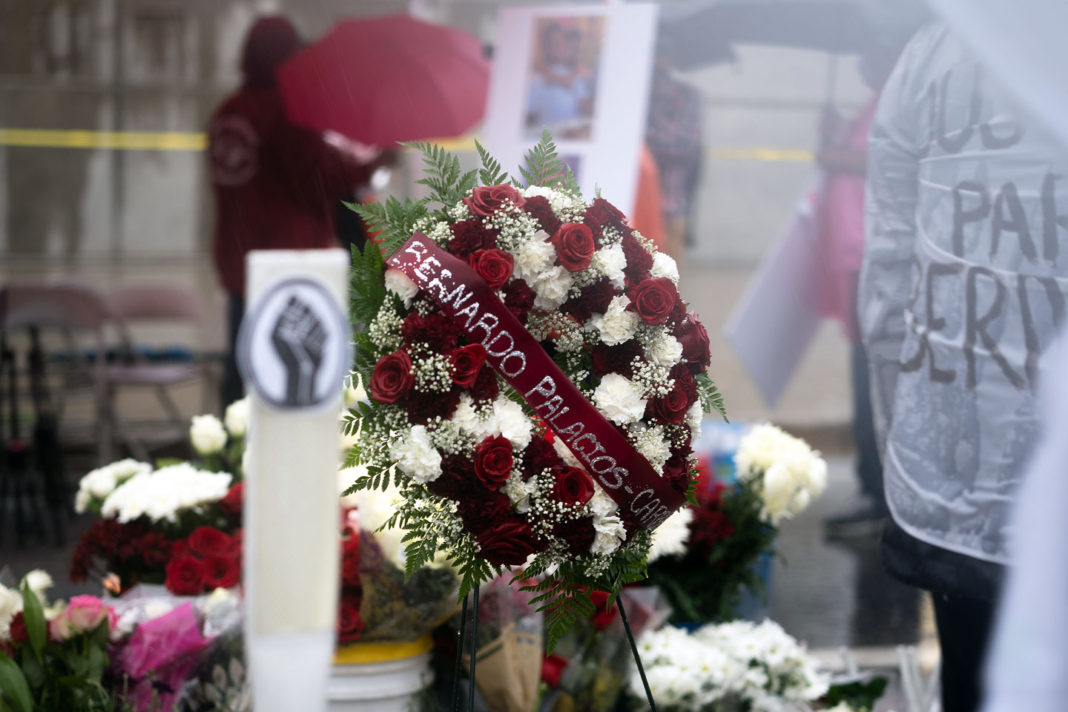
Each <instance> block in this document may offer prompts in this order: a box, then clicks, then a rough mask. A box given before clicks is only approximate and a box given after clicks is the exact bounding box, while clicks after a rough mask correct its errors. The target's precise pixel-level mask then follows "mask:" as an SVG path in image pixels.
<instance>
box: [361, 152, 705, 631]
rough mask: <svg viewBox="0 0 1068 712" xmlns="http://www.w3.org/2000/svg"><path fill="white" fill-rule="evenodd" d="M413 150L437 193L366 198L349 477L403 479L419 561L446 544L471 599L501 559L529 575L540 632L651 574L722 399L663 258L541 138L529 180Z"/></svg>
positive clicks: (487, 163)
mask: <svg viewBox="0 0 1068 712" xmlns="http://www.w3.org/2000/svg"><path fill="white" fill-rule="evenodd" d="M419 148H421V149H422V150H423V151H424V154H425V159H426V164H427V172H428V174H429V177H428V178H427V179H425V180H424V181H423V182H424V183H425V184H426V185H427V186H429V187H430V189H431V193H432V197H431V198H428V199H424V200H421V201H415V202H413V201H408V202H407V203H400V202H398V201H390V202H387V203H386V204H384V205H377V206H360V207H359V208H358V210H359V211H360V212H361V214H363V216H364V218H365V219H366V220H367V222H368V223H369V227H370V228H371V229H373V230H377V231H380V240H381V246H379V245H376V244H373V243H369V244H368V246H367V247H366V249H365V250H364V254H363V255H362V256H358V259H357V260H356V267H355V269H354V272H353V279H352V282H353V298H352V312H353V318H354V320H355V321H356V322H358V323H362V324H364V325H365V326H366V331H365V332H364V333H359V334H357V335H356V354H357V358H356V376H357V380H358V381H359V382H362V383H365V384H367V391H368V394H369V396H370V399H369V401H368V402H366V403H360V404H357V405H356V406H355V407H354V408H353V410H352V418H351V421H350V423H349V430H350V431H355V430H357V429H359V430H362V433H363V437H361V438H360V440H359V442H358V443H357V444H356V445H355V446H354V448H353V451H352V452H351V453H350V456H349V458H348V464H360V465H363V466H365V467H366V468H367V472H366V474H365V475H364V476H361V477H358V478H356V480H355V483H354V489H369V488H383V487H386V486H388V485H390V484H392V485H394V486H395V487H396V488H397V489H398V490H399V492H400V496H401V498H402V500H403V502H402V504H401V506H400V508H399V510H398V515H397V517H396V519H395V520H394V522H393V523H399V524H402V525H403V526H404V527H405V528H407V529H408V530H409V531H410V532H411V537H410V538H408V539H407V541H406V548H407V557H408V561H409V564H410V565H413V566H416V567H418V566H419V565H421V564H423V563H425V562H427V561H431V560H433V559H434V558H435V557H436V556H438V555H439V553H441V552H443V553H444V554H445V555H446V556H447V557H448V558H449V559H450V560H451V561H452V562H453V563H454V564H455V566H456V568H457V570H458V571H459V572H460V576H461V580H462V581H461V595H463V594H465V593H466V592H468V591H470V590H471V589H472V588H473V587H474V586H477V585H478V584H479V583H482V582H485V581H487V580H490V579H491V578H493V577H494V576H496V575H498V574H499V573H500V572H502V571H503V570H505V569H506V568H509V567H519V568H521V569H522V571H521V572H519V577H520V578H522V579H533V578H537V579H539V580H540V582H539V583H537V584H534V585H535V587H536V590H537V592H538V593H539V597H538V600H537V602H538V604H539V605H541V606H543V607H544V608H545V609H546V610H547V612H548V627H549V639H550V643H551V642H552V640H553V639H554V638H555V637H556V636H557V635H558V634H559V633H561V632H562V631H563V630H564V629H566V627H567V624H568V622H569V621H572V620H575V619H577V617H579V616H581V615H584V614H586V613H587V612H588V611H589V610H590V608H591V606H592V604H591V603H590V601H589V598H588V595H587V594H586V590H587V589H591V590H592V589H594V588H599V589H603V590H608V591H611V592H613V593H615V592H618V590H619V588H620V586H622V585H623V584H624V583H627V582H629V581H634V580H638V579H640V578H642V577H643V575H644V566H645V559H646V555H647V553H648V549H649V546H650V534H649V533H650V531H652V530H654V529H655V528H656V527H657V526H658V525H659V524H661V523H662V522H663V521H664V520H665V519H666V518H667V517H668V516H669V515H670V514H671V513H672V512H673V511H675V510H676V509H677V508H678V507H679V506H681V505H682V504H683V502H684V501H685V494H686V493H687V492H688V491H689V490H690V473H691V470H692V465H693V463H692V461H691V442H692V440H693V439H694V436H695V434H696V433H697V432H698V430H699V428H700V424H701V420H702V417H703V414H704V413H705V412H707V411H709V410H711V409H713V408H715V409H719V410H722V403H721V401H720V399H719V396H718V393H717V391H716V390H715V387H714V386H713V385H712V382H711V380H710V379H709V378H708V376H707V374H706V373H705V371H706V370H707V368H708V365H709V360H710V357H709V349H708V337H707V334H706V333H705V330H704V327H703V326H702V325H701V323H700V321H699V320H698V319H697V317H696V315H694V314H693V313H692V312H691V311H689V310H688V308H687V306H686V304H685V303H684V302H683V301H682V299H681V297H680V296H679V292H678V286H677V283H678V270H677V268H676V267H675V265H674V262H673V261H672V260H671V259H670V258H669V257H667V256H666V255H661V254H659V253H657V251H656V249H655V248H654V247H653V246H652V244H651V243H650V242H649V241H648V240H646V239H645V238H644V237H642V236H641V235H640V234H639V233H637V232H635V231H634V230H633V229H632V228H630V227H629V226H628V225H627V222H626V219H625V217H624V216H623V214H622V213H621V212H620V211H619V210H618V209H617V208H615V207H614V206H613V205H612V204H610V203H609V202H608V201H606V200H603V199H601V198H597V199H595V200H594V201H592V202H591V203H586V202H585V201H584V200H583V199H582V197H581V195H580V194H579V191H578V189H577V186H576V185H575V183H574V180H573V179H572V178H571V176H570V174H569V173H568V172H567V171H566V170H565V169H564V167H563V165H562V163H561V162H560V161H559V160H558V159H557V157H556V154H555V147H554V146H553V144H552V141H551V139H550V138H549V137H548V135H547V134H546V135H545V136H543V138H542V141H541V143H540V144H539V145H538V146H536V147H535V148H534V149H532V151H531V152H530V153H529V154H528V156H527V160H526V165H525V166H524V167H523V168H522V169H521V174H522V176H523V179H524V181H525V183H526V184H527V187H522V188H521V187H518V184H513V183H509V182H508V176H507V175H505V174H504V173H503V172H502V171H501V169H500V166H499V165H498V164H497V163H496V162H495V161H494V160H493V159H492V158H490V157H489V156H488V155H487V154H486V153H485V151H480V152H481V154H482V158H483V168H482V170H480V171H471V172H469V173H467V174H461V171H460V169H459V163H458V161H457V160H456V158H455V157H452V156H449V155H448V154H446V153H445V152H444V151H442V150H441V149H437V148H433V147H430V146H419ZM479 182H481V183H482V185H478V183H479ZM383 255H386V257H385V258H384V257H383Z"/></svg>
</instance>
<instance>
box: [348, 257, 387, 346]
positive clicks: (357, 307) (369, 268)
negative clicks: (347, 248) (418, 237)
mask: <svg viewBox="0 0 1068 712" xmlns="http://www.w3.org/2000/svg"><path fill="white" fill-rule="evenodd" d="M352 265H353V269H352V270H350V271H349V314H350V317H351V319H352V327H353V331H354V332H358V331H362V330H363V329H365V328H366V327H367V325H368V324H370V323H371V322H372V321H373V320H374V318H375V316H376V315H377V314H378V310H379V309H380V308H381V307H382V302H383V301H385V299H386V281H385V274H386V265H385V262H384V261H383V259H382V252H381V250H379V249H378V245H376V244H375V243H374V242H372V241H371V240H368V241H367V242H366V243H365V244H364V247H363V252H362V253H361V252H360V250H359V249H358V248H357V247H356V246H355V245H353V246H352Z"/></svg>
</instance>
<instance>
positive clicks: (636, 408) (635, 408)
mask: <svg viewBox="0 0 1068 712" xmlns="http://www.w3.org/2000/svg"><path fill="white" fill-rule="evenodd" d="M593 402H594V404H595V405H596V406H597V409H598V410H599V411H601V414H602V415H604V416H605V417H606V418H608V419H609V420H611V421H612V422H613V423H618V424H620V425H626V424H627V423H633V422H636V421H638V420H641V418H642V416H643V415H645V405H646V402H645V399H644V398H642V396H641V389H640V388H638V387H637V386H635V385H634V383H633V382H631V380H630V379H629V378H627V377H626V376H622V375H620V374H618V373H608V374H605V377H604V378H602V379H601V382H600V384H598V386H597V389H596V390H595V391H594V392H593Z"/></svg>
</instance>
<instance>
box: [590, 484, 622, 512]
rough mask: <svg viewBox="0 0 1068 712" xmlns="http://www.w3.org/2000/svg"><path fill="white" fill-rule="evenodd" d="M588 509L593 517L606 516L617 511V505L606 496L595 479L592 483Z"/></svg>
mask: <svg viewBox="0 0 1068 712" xmlns="http://www.w3.org/2000/svg"><path fill="white" fill-rule="evenodd" d="M589 506H590V511H591V512H592V513H593V516H595V517H607V516H608V515H610V514H615V513H616V512H618V511H619V505H618V504H616V501H615V500H614V499H612V498H611V497H609V496H608V493H606V492H605V491H604V490H603V489H601V486H600V485H599V484H597V482H596V481H594V483H593V496H592V497H590V501H589Z"/></svg>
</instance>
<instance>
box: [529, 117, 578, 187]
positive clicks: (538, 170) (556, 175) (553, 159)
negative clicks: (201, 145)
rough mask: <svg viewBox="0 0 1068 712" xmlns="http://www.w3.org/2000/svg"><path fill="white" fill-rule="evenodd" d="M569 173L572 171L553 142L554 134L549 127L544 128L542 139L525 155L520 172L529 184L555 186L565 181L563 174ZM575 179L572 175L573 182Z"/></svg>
mask: <svg viewBox="0 0 1068 712" xmlns="http://www.w3.org/2000/svg"><path fill="white" fill-rule="evenodd" d="M567 173H570V171H568V170H566V166H565V165H564V162H563V161H561V160H560V157H559V156H557V155H556V144H555V143H553V137H552V134H550V133H549V130H548V129H542V130H541V140H540V141H538V143H537V145H536V146H534V147H533V148H531V149H530V150H529V151H527V155H526V156H524V157H523V165H522V166H520V167H519V174H520V175H522V176H523V180H525V181H526V182H527V183H528V184H529V185H541V186H553V185H559V184H560V183H562V182H565V181H566V178H561V176H565V174H567ZM574 180H575V179H574V176H572V177H571V181H572V183H573V182H574Z"/></svg>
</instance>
